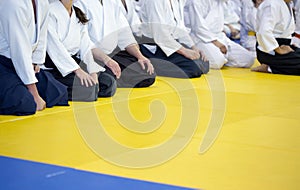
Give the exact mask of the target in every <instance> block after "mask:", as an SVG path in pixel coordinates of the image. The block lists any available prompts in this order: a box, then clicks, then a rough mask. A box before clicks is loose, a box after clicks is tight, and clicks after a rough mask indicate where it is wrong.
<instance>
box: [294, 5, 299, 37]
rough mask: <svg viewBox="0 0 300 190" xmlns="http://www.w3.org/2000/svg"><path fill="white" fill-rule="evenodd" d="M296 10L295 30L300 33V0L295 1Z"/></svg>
mask: <svg viewBox="0 0 300 190" xmlns="http://www.w3.org/2000/svg"><path fill="white" fill-rule="evenodd" d="M294 10H295V19H296V29H295V32H297V34H300V0H297V2H296V3H295V6H294Z"/></svg>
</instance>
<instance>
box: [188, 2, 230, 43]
mask: <svg viewBox="0 0 300 190" xmlns="http://www.w3.org/2000/svg"><path fill="white" fill-rule="evenodd" d="M223 6H224V2H223V1H221V0H187V3H186V6H185V12H186V14H187V15H189V16H186V17H185V23H186V26H187V27H188V28H190V30H191V37H192V39H193V40H194V42H196V43H198V42H199V40H201V41H203V42H205V43H208V42H212V41H214V40H218V41H220V42H221V43H223V44H227V43H226V41H227V37H226V35H225V34H224V33H223V26H224V16H220V15H224V10H223Z"/></svg>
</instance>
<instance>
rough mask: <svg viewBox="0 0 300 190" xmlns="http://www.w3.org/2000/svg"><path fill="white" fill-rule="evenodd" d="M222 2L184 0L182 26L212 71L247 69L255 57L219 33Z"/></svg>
mask: <svg viewBox="0 0 300 190" xmlns="http://www.w3.org/2000/svg"><path fill="white" fill-rule="evenodd" d="M224 3H225V1H224V0H188V1H187V3H186V7H185V12H186V17H185V20H186V26H187V27H188V28H190V30H191V36H192V38H193V40H194V41H195V42H196V44H197V47H198V48H199V49H201V50H202V51H203V52H204V54H205V55H206V56H207V59H208V60H209V62H210V67H211V68H212V69H221V68H222V67H223V66H224V65H226V66H229V67H246V68H247V67H251V66H252V65H253V63H254V59H255V57H254V56H253V55H252V53H251V52H249V51H248V50H246V49H245V48H243V47H242V46H240V45H239V44H237V43H235V42H233V41H232V40H230V39H229V38H228V37H227V36H226V35H225V34H224V32H223V25H224Z"/></svg>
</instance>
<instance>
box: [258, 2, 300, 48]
mask: <svg viewBox="0 0 300 190" xmlns="http://www.w3.org/2000/svg"><path fill="white" fill-rule="evenodd" d="M294 31H295V22H294V17H293V14H292V10H291V7H288V6H287V4H286V3H285V2H284V1H283V0H264V1H263V2H262V3H261V4H260V6H259V7H258V12H257V29H256V36H257V41H258V44H259V46H258V48H259V49H260V50H261V51H263V52H266V53H270V54H274V51H273V50H274V49H276V48H277V47H279V45H278V43H277V41H276V39H275V38H289V39H291V37H292V36H291V35H292V33H294Z"/></svg>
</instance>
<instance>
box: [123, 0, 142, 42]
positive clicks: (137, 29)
mask: <svg viewBox="0 0 300 190" xmlns="http://www.w3.org/2000/svg"><path fill="white" fill-rule="evenodd" d="M118 1H119V2H120V4H121V7H122V8H121V11H122V13H123V14H124V16H125V17H126V19H127V21H128V23H129V25H130V27H131V30H132V32H133V33H134V34H135V35H136V36H141V35H142V31H141V24H142V23H141V20H140V18H139V15H138V13H137V12H136V9H135V4H134V2H136V1H135V0H125V2H126V7H127V10H126V9H125V7H124V6H123V4H122V1H121V0H118Z"/></svg>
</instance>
